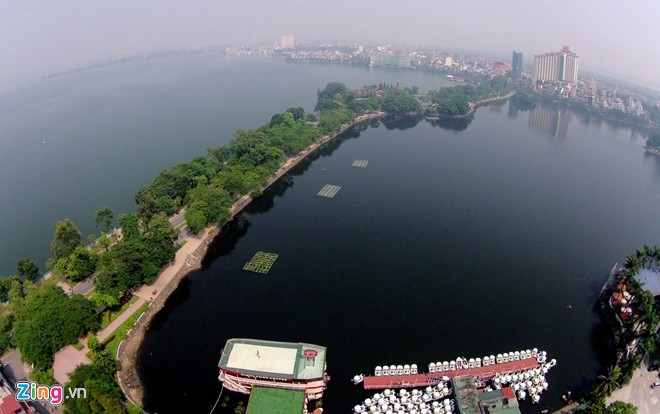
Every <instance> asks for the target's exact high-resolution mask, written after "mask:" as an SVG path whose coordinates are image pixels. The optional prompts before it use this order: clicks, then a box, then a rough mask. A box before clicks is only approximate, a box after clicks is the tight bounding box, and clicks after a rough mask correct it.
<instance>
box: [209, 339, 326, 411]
mask: <svg viewBox="0 0 660 414" xmlns="http://www.w3.org/2000/svg"><path fill="white" fill-rule="evenodd" d="M325 357H326V348H325V347H322V346H319V345H313V344H307V343H291V342H275V341H263V340H258V339H238V338H234V339H229V340H228V341H227V343H226V345H225V347H224V349H223V350H222V355H221V357H220V362H219V363H218V367H219V368H220V376H219V377H218V379H219V380H220V382H222V383H223V385H224V387H225V388H227V389H229V390H231V391H235V392H240V393H243V394H251V392H252V390H253V389H255V390H256V389H260V388H270V389H281V390H289V391H291V393H288V394H292V395H293V394H294V393H296V394H297V395H298V396H299V397H297V398H299V399H301V400H302V401H303V402H304V405H305V406H306V405H307V403H308V402H309V401H313V400H318V399H320V398H321V397H323V391H325V389H326V387H327V382H328V380H329V377H328V375H327V373H326V360H325ZM271 394H273V392H264V391H263V390H259V391H257V393H256V394H255V395H251V396H250V403H249V405H255V404H259V401H258V398H257V397H259V396H260V395H264V396H266V397H268V398H272V395H271ZM253 397H254V398H253ZM266 397H264V398H266ZM294 399H295V398H294ZM253 400H254V401H253ZM248 411H249V410H248ZM301 412H302V411H301Z"/></svg>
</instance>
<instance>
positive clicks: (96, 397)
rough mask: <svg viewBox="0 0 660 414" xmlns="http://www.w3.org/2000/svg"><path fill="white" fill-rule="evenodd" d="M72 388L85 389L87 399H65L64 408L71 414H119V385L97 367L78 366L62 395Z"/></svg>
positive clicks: (94, 365) (121, 408)
mask: <svg viewBox="0 0 660 414" xmlns="http://www.w3.org/2000/svg"><path fill="white" fill-rule="evenodd" d="M72 388H74V389H75V388H85V390H87V398H67V399H65V400H64V408H65V409H66V412H67V413H71V414H97V413H98V414H102V413H107V414H121V413H123V412H124V409H123V407H122V405H121V400H122V393H121V390H120V389H119V385H117V382H116V381H115V380H114V378H113V377H112V376H111V375H108V373H107V372H106V371H105V370H103V369H102V368H100V367H99V366H97V364H96V363H93V364H92V365H79V366H78V367H77V368H76V369H75V370H74V371H73V372H72V373H71V374H69V382H68V383H67V384H66V385H65V390H64V394H65V395H68V393H69V390H70V389H72Z"/></svg>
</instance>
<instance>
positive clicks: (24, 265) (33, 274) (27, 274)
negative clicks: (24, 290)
mask: <svg viewBox="0 0 660 414" xmlns="http://www.w3.org/2000/svg"><path fill="white" fill-rule="evenodd" d="M17 266H18V274H19V275H20V276H22V277H24V278H25V279H26V280H29V281H30V282H34V281H35V280H37V279H39V267H38V266H37V264H36V263H34V262H33V261H32V260H30V259H21V260H19V261H18V263H17Z"/></svg>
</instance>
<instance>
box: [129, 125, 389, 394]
mask: <svg viewBox="0 0 660 414" xmlns="http://www.w3.org/2000/svg"><path fill="white" fill-rule="evenodd" d="M384 115H386V114H385V112H376V113H373V114H367V115H361V116H359V117H356V118H355V120H354V121H353V122H352V123H350V124H345V125H342V127H341V129H340V130H339V131H338V132H336V133H333V134H327V135H324V136H323V137H322V138H321V139H320V140H318V141H316V142H314V143H312V144H311V145H310V146H308V147H307V148H305V149H304V150H303V151H301V152H300V153H299V154H298V155H296V156H294V157H290V158H287V159H286V161H285V162H284V163H283V164H282V166H281V167H280V168H279V169H278V170H277V171H276V172H275V173H274V174H273V175H272V176H271V178H270V179H269V180H268V181H267V182H266V183H265V184H264V185H263V187H262V190H266V189H267V188H269V187H270V186H271V185H273V183H275V182H276V181H277V180H279V179H280V178H282V176H283V175H284V174H286V173H287V172H289V171H290V170H291V169H292V168H293V167H295V166H296V165H298V164H299V163H300V162H301V161H302V160H304V159H305V158H307V157H308V156H309V155H310V154H312V153H313V152H314V151H316V150H317V149H318V148H319V147H321V146H322V145H324V144H326V143H328V142H329V141H332V140H333V139H334V138H336V137H338V136H339V135H340V134H342V133H344V132H345V131H346V130H348V129H349V128H351V127H353V126H355V125H358V124H360V123H362V122H365V121H369V120H372V119H377V118H381V117H383V116H384ZM252 200H253V197H252V196H250V195H249V194H246V195H244V196H242V197H241V198H239V199H238V200H236V201H235V202H234V203H233V204H232V207H231V209H230V213H229V214H230V218H229V220H228V222H229V221H231V220H233V219H234V217H235V216H236V215H237V214H238V213H240V212H241V211H243V209H244V208H245V207H246V206H247V205H248V204H250V202H251V201H252ZM220 232H221V227H219V226H218V225H217V224H213V225H210V226H208V227H207V228H205V229H204V230H203V231H202V235H201V236H200V235H197V236H188V237H186V238H185V239H183V241H185V242H186V243H185V245H188V244H190V242H191V241H193V240H194V241H196V242H198V243H199V244H198V246H197V247H195V248H194V250H193V251H192V252H188V253H186V251H187V250H188V249H184V248H183V247H185V245H184V246H183V247H182V248H181V249H180V250H179V252H180V253H181V254H180V255H179V254H177V258H175V260H174V262H173V264H170V265H169V266H167V267H165V268H163V269H161V271H160V273H159V275H158V278H156V280H155V281H154V282H152V283H151V284H149V285H143V286H142V287H141V288H140V290H144V289H147V290H150V289H151V288H152V287H153V285H154V284H156V283H158V280H159V279H160V278H161V276H163V273H164V271H165V270H169V269H170V268H172V267H174V268H176V272H175V273H174V275H173V276H172V279H171V280H170V281H169V282H167V284H166V285H165V286H164V288H162V289H161V291H160V292H159V293H158V295H157V296H156V297H155V299H153V300H152V302H151V304H150V305H149V307H148V308H147V310H146V311H145V312H144V313H143V314H142V317H140V319H139V320H138V321H137V322H136V324H135V325H134V326H133V328H132V329H131V330H130V331H129V332H128V335H127V336H126V339H124V340H123V341H122V343H121V344H120V345H119V349H118V351H117V360H118V361H119V365H120V370H119V371H118V372H117V382H118V383H119V387H120V388H121V390H122V392H123V393H124V395H125V396H126V398H127V399H128V400H129V401H130V402H131V403H133V404H135V405H137V406H138V407H142V406H143V403H144V401H143V400H144V388H143V386H142V381H141V380H140V376H139V374H138V372H137V354H138V351H139V349H140V346H141V345H142V342H143V341H144V337H145V335H146V333H147V331H148V329H149V327H150V326H151V321H152V320H153V318H154V317H155V316H156V314H158V312H159V311H160V310H161V309H162V308H163V307H164V306H165V303H166V302H167V299H168V298H169V296H170V295H171V294H172V293H174V291H175V290H176V289H177V287H178V286H179V284H180V283H181V281H182V280H184V279H185V277H186V276H187V275H188V274H189V273H190V272H192V271H193V270H197V269H200V268H201V263H202V259H203V258H204V256H205V255H206V251H207V249H208V245H209V243H210V242H211V241H212V240H213V239H214V238H215V237H216V236H217V235H218V234H220ZM189 247H192V246H189ZM179 252H177V253H179ZM179 256H181V257H179Z"/></svg>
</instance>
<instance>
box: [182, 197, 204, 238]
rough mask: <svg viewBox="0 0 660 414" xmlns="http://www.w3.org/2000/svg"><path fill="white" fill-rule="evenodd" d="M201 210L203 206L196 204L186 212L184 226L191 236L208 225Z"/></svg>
mask: <svg viewBox="0 0 660 414" xmlns="http://www.w3.org/2000/svg"><path fill="white" fill-rule="evenodd" d="M203 208H204V206H203V205H202V204H197V205H196V206H191V207H190V208H189V209H188V210H186V224H187V225H188V229H189V230H190V232H191V233H192V234H197V233H199V232H200V231H202V230H203V229H204V228H205V227H206V225H207V224H208V220H207V218H206V215H204V212H203V211H202V209H203Z"/></svg>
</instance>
